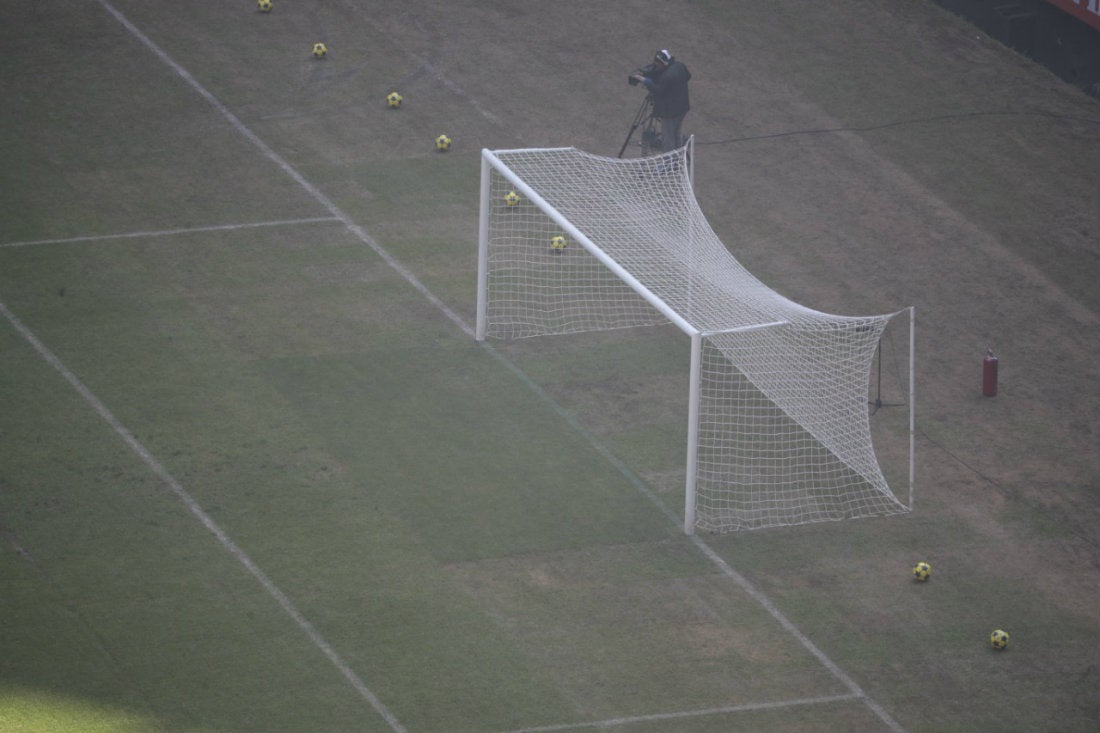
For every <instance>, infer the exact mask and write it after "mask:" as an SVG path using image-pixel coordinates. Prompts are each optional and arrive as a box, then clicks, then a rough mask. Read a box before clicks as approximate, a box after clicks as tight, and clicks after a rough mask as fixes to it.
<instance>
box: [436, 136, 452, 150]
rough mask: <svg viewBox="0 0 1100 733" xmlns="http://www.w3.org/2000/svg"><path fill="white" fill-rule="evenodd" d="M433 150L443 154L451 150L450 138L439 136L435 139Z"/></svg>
mask: <svg viewBox="0 0 1100 733" xmlns="http://www.w3.org/2000/svg"><path fill="white" fill-rule="evenodd" d="M435 149H436V150H438V151H439V152H441V153H445V152H447V151H448V150H450V149H451V138H449V137H447V136H446V135H440V136H439V137H437V138H436V139H435Z"/></svg>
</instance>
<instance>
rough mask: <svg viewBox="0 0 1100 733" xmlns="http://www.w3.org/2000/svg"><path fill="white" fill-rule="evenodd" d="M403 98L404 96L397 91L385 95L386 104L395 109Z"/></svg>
mask: <svg viewBox="0 0 1100 733" xmlns="http://www.w3.org/2000/svg"><path fill="white" fill-rule="evenodd" d="M404 99H405V98H404V97H402V96H401V95H400V94H398V93H397V92H390V93H389V95H387V96H386V104H387V105H388V106H389V107H390V108H391V109H397V108H398V107H400V106H401V102H402V101H404Z"/></svg>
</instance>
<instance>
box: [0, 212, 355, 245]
mask: <svg viewBox="0 0 1100 733" xmlns="http://www.w3.org/2000/svg"><path fill="white" fill-rule="evenodd" d="M325 221H340V219H338V218H336V217H335V216H316V217H313V218H310V219H284V220H282V221H259V222H254V223H251V224H215V225H212V226H206V227H191V228H188V229H161V230H158V231H151V232H123V233H121V234H97V235H95V236H89V237H65V238H63V239H34V240H31V241H27V242H3V243H0V247H33V246H36V245H40V244H72V243H75V242H100V241H104V240H110V239H139V238H144V237H170V236H175V235H178V234H194V233H202V232H225V231H237V230H240V229H257V228H260V227H285V226H296V225H300V224H317V223H319V222H325Z"/></svg>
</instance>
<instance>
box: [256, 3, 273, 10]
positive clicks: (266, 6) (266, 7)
mask: <svg viewBox="0 0 1100 733" xmlns="http://www.w3.org/2000/svg"><path fill="white" fill-rule="evenodd" d="M256 7H258V8H259V9H260V12H261V13H270V12H271V0H256Z"/></svg>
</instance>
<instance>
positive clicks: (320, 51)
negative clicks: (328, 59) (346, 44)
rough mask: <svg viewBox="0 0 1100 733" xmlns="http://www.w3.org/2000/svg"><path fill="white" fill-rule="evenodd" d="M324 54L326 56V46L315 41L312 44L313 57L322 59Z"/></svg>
mask: <svg viewBox="0 0 1100 733" xmlns="http://www.w3.org/2000/svg"><path fill="white" fill-rule="evenodd" d="M325 56H328V46H326V45H325V44H323V43H321V42H320V41H317V43H315V44H313V58H315V59H323V58H324V57H325Z"/></svg>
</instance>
